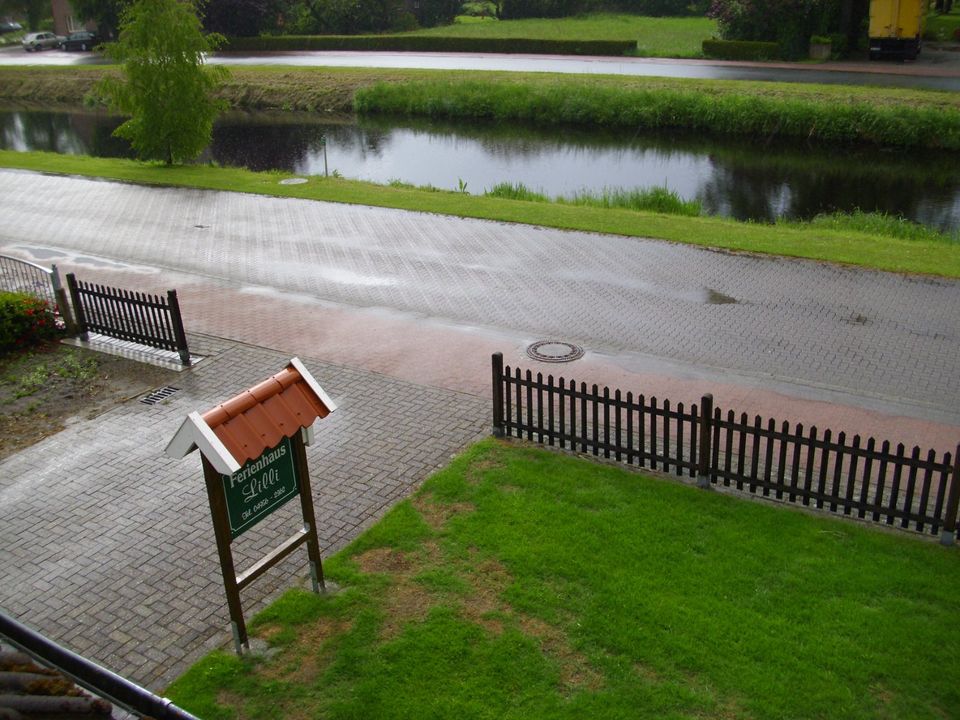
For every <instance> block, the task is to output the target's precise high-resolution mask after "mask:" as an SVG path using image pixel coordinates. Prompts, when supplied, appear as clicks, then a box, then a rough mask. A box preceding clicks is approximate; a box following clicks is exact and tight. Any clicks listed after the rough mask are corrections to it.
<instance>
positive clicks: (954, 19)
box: [923, 14, 960, 42]
mask: <svg viewBox="0 0 960 720" xmlns="http://www.w3.org/2000/svg"><path fill="white" fill-rule="evenodd" d="M923 37H924V39H925V40H933V41H935V42H951V41H953V42H960V14H953V15H938V14H931V15H928V16H927V23H926V26H925V28H924V32H923Z"/></svg>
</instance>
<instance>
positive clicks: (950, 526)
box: [940, 445, 960, 545]
mask: <svg viewBox="0 0 960 720" xmlns="http://www.w3.org/2000/svg"><path fill="white" fill-rule="evenodd" d="M958 506H960V445H958V446H957V454H956V455H954V457H953V475H952V476H951V477H950V494H949V495H947V509H946V510H945V511H944V516H943V517H944V520H943V530H942V531H941V533H940V544H941V545H953V544H954V543H955V542H956V540H957V508H958Z"/></svg>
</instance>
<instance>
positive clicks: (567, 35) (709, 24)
mask: <svg viewBox="0 0 960 720" xmlns="http://www.w3.org/2000/svg"><path fill="white" fill-rule="evenodd" d="M716 33H717V23H716V21H715V20H711V19H709V18H705V17H686V18H677V17H660V18H656V17H643V16H640V15H627V14H611V13H593V14H587V15H578V16H576V17H568V18H531V19H525V20H489V21H485V22H468V23H460V22H458V23H456V24H454V25H445V26H443V27H436V28H428V29H425V30H415V31H413V32H411V33H403V34H405V35H421V36H428V37H463V38H508V39H512V38H521V39H526V38H531V39H537V40H630V41H636V43H637V49H636V51H635V54H636V55H639V56H643V57H676V58H693V57H702V55H703V54H702V52H701V48H700V46H701V43H702V42H703V41H704V40H706V39H707V38H710V37H713V36H714V35H716Z"/></svg>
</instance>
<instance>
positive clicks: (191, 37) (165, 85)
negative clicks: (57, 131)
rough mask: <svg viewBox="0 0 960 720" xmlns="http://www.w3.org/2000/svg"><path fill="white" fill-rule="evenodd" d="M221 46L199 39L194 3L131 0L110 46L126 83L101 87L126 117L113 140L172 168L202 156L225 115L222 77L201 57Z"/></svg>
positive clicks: (214, 38)
mask: <svg viewBox="0 0 960 720" xmlns="http://www.w3.org/2000/svg"><path fill="white" fill-rule="evenodd" d="M222 40H223V38H222V37H221V36H218V35H207V36H204V35H203V34H202V33H201V31H200V20H199V19H198V18H197V13H196V8H195V6H194V4H193V2H192V0H135V2H134V3H133V4H132V5H131V6H130V7H128V8H127V9H126V10H124V12H123V15H122V17H121V21H120V40H119V41H118V42H116V43H114V44H112V45H108V46H107V53H108V54H109V55H110V56H111V57H112V58H114V59H115V60H118V61H119V62H122V63H123V78H122V79H116V78H106V79H105V80H103V81H101V83H100V85H99V88H100V89H101V90H102V91H103V92H104V93H105V94H106V95H107V97H109V98H110V101H111V105H112V107H113V108H114V109H115V110H117V111H119V112H121V113H123V114H126V115H130V116H131V117H130V119H129V120H127V121H126V122H124V123H123V124H122V125H121V126H120V127H118V128H117V129H116V130H115V131H114V134H115V135H116V136H118V137H122V138H125V139H127V140H129V141H130V144H131V145H132V146H133V149H134V150H136V152H137V154H138V155H139V156H140V157H141V158H143V159H156V160H164V161H165V162H166V163H167V164H168V165H170V164H172V163H174V162H182V161H184V160H191V159H193V158H195V157H196V156H197V155H199V154H200V152H201V151H202V150H203V149H204V148H205V147H206V146H207V145H209V143H210V136H211V134H212V132H213V121H214V120H215V119H216V117H217V115H218V114H219V113H220V111H221V110H222V109H223V107H222V103H221V102H220V101H217V100H215V99H214V98H213V97H212V91H213V90H214V89H215V88H216V86H217V85H218V84H219V82H220V80H221V79H223V78H224V77H225V75H226V71H225V70H224V68H222V67H214V68H210V67H205V66H204V64H203V56H204V54H205V53H209V52H211V51H213V50H214V49H216V47H217V46H218V45H219V44H220V42H222Z"/></svg>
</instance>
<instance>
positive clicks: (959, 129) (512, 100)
mask: <svg viewBox="0 0 960 720" xmlns="http://www.w3.org/2000/svg"><path fill="white" fill-rule="evenodd" d="M743 89H744V90H747V88H743ZM355 106H356V109H357V111H358V112H359V113H362V114H389V115H400V116H414V117H429V118H436V119H444V120H466V119H469V120H481V121H482V120H487V121H492V122H522V123H530V124H534V125H539V126H563V125H576V126H589V127H602V128H623V129H633V130H636V129H643V130H661V129H669V130H683V131H691V132H698V133H708V134H712V135H748V136H752V137H756V138H763V139H769V138H796V139H804V140H807V141H820V142H827V143H863V144H870V145H877V146H886V147H907V148H911V147H916V148H921V147H925V148H939V149H947V150H960V109H956V108H945V107H931V106H927V107H924V106H919V107H917V106H908V105H896V106H890V105H884V104H877V103H875V102H873V101H872V100H871V99H868V98H846V99H840V98H837V97H831V98H830V99H819V98H812V97H801V96H793V97H791V96H789V95H786V94H785V95H781V96H772V95H760V94H757V93H753V92H750V91H749V90H747V92H711V93H704V92H701V91H699V89H686V88H684V87H683V86H682V85H677V86H674V87H669V88H664V87H637V86H634V87H618V86H612V85H603V84H596V83H589V84H588V83H584V82H581V84H579V85H576V86H573V85H571V84H570V83H568V82H552V83H551V82H541V83H533V82H522V83H501V82H489V81H486V80H460V79H455V80H430V81H417V82H409V83H385V82H383V83H377V84H375V85H372V86H369V87H365V88H361V89H358V91H357V94H356V103H355Z"/></svg>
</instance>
